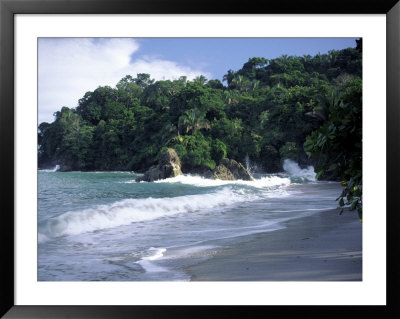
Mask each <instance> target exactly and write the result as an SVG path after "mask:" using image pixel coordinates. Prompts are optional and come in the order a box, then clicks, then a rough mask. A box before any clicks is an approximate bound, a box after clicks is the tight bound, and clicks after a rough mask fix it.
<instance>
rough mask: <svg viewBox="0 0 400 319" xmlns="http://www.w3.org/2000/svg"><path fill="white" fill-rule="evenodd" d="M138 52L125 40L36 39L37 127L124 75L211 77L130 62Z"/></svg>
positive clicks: (173, 66) (171, 65)
mask: <svg viewBox="0 0 400 319" xmlns="http://www.w3.org/2000/svg"><path fill="white" fill-rule="evenodd" d="M138 50H139V44H138V42H137V41H135V40H134V39H128V38H110V39H88V38H60V39H53V38H42V39H39V68H38V70H39V71H38V72H39V123H41V122H52V121H53V113H54V112H56V111H58V110H60V108H61V107H62V106H68V107H76V106H77V103H78V100H79V99H80V98H81V97H83V95H84V94H85V93H86V92H87V91H93V90H95V89H96V88H97V87H98V86H104V85H109V86H111V87H114V86H115V85H116V84H117V82H118V81H119V80H120V79H121V78H122V77H124V76H125V75H127V74H130V75H132V76H136V74H137V73H149V74H150V75H151V77H152V78H154V79H156V80H161V79H176V78H178V77H180V76H182V75H186V76H187V77H188V79H193V78H195V77H196V76H198V75H200V74H203V75H205V76H206V77H207V78H209V76H210V74H208V73H206V72H203V71H201V70H194V69H192V68H190V67H187V66H184V65H181V64H179V63H178V62H174V61H166V60H162V59H160V58H152V57H146V58H141V59H136V60H135V59H133V60H132V59H131V56H132V54H134V53H135V52H137V51H138ZM155 54H157V52H155Z"/></svg>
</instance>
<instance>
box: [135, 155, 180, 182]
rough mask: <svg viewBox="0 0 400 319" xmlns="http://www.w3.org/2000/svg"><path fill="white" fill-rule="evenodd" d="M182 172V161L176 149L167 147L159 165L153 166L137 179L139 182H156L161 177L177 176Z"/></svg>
mask: <svg viewBox="0 0 400 319" xmlns="http://www.w3.org/2000/svg"><path fill="white" fill-rule="evenodd" d="M180 174H182V171H181V162H180V160H179V156H178V154H177V153H176V151H175V150H174V149H172V148H168V149H166V150H165V151H164V152H163V153H162V154H161V157H160V160H159V161H158V165H157V166H152V167H150V168H149V170H148V171H147V172H146V173H144V175H143V176H141V177H139V178H137V179H136V181H137V182H141V181H145V182H154V181H156V180H159V179H165V178H170V177H175V176H178V175H180Z"/></svg>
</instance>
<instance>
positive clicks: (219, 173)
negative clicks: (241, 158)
mask: <svg viewBox="0 0 400 319" xmlns="http://www.w3.org/2000/svg"><path fill="white" fill-rule="evenodd" d="M213 178H214V179H222V180H236V179H241V180H244V181H253V180H254V179H253V177H251V175H250V173H249V172H248V171H247V169H246V168H245V167H244V166H243V165H242V164H241V163H238V162H236V161H235V160H233V159H228V158H223V159H222V160H221V161H220V163H219V165H218V166H217V167H216V168H215V169H214V170H213Z"/></svg>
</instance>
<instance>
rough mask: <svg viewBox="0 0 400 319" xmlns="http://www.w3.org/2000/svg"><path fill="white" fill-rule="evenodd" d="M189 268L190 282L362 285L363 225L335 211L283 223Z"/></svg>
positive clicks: (353, 215) (347, 215) (354, 216)
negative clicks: (282, 282) (301, 282)
mask: <svg viewBox="0 0 400 319" xmlns="http://www.w3.org/2000/svg"><path fill="white" fill-rule="evenodd" d="M283 225H284V226H285V227H286V228H284V229H280V230H276V231H273V232H267V233H261V234H256V235H251V236H249V238H248V239H249V240H248V241H246V242H243V243H241V244H237V245H234V246H231V247H229V248H227V249H225V250H222V251H220V252H219V253H218V254H216V255H215V256H214V257H213V258H211V259H209V260H206V261H203V262H201V263H199V264H196V265H192V266H190V267H187V268H186V269H185V270H186V271H187V273H188V274H189V275H190V277H191V280H192V281H361V280H362V223H361V222H360V221H359V220H358V217H357V213H355V212H350V211H345V212H344V213H343V214H342V215H340V216H339V215H338V211H337V210H333V211H326V212H322V213H317V214H315V215H312V216H308V217H304V218H299V219H294V220H290V221H288V222H285V223H283Z"/></svg>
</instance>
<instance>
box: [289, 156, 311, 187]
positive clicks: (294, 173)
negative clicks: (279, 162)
mask: <svg viewBox="0 0 400 319" xmlns="http://www.w3.org/2000/svg"><path fill="white" fill-rule="evenodd" d="M283 169H284V170H285V172H287V173H288V174H289V176H290V177H291V178H292V180H293V181H294V182H306V181H310V182H313V181H315V175H316V174H315V172H314V167H312V166H308V167H307V168H303V169H302V168H300V166H299V165H298V164H297V163H296V162H293V161H291V160H289V159H285V161H284V162H283Z"/></svg>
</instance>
